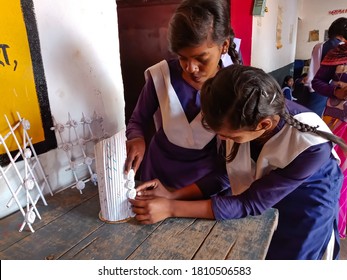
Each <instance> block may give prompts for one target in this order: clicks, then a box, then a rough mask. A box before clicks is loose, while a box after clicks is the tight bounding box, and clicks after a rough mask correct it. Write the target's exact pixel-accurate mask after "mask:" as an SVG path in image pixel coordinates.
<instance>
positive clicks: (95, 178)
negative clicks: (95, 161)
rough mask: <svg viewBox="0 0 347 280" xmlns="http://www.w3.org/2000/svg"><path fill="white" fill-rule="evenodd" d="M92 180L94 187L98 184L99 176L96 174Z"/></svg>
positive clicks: (91, 177)
mask: <svg viewBox="0 0 347 280" xmlns="http://www.w3.org/2000/svg"><path fill="white" fill-rule="evenodd" d="M90 179H91V181H92V182H93V184H94V185H96V184H97V183H98V175H97V174H96V173H93V174H92V176H90Z"/></svg>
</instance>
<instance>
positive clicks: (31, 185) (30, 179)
mask: <svg viewBox="0 0 347 280" xmlns="http://www.w3.org/2000/svg"><path fill="white" fill-rule="evenodd" d="M17 116H18V121H17V122H16V123H15V124H14V125H13V126H12V125H11V124H10V122H9V120H8V118H7V116H6V115H5V119H6V122H7V125H8V132H7V133H6V134H5V135H1V134H0V145H1V146H2V147H3V148H4V150H5V151H6V154H7V156H8V158H9V164H8V165H7V166H5V167H2V166H0V179H1V180H4V181H5V182H6V185H7V187H8V189H9V190H10V192H11V194H12V197H11V199H10V200H9V201H8V203H7V204H6V206H7V207H11V206H12V204H13V203H14V202H16V203H17V205H18V207H19V210H20V212H21V213H22V215H23V217H24V221H23V223H22V225H21V227H20V229H19V231H20V232H21V231H22V230H23V229H24V227H25V226H26V225H27V226H28V227H29V229H30V230H31V231H32V232H34V229H33V227H32V224H33V223H34V221H35V219H36V217H37V218H39V219H41V216H40V213H39V211H38V209H37V207H36V204H37V202H38V201H39V199H40V198H41V200H42V202H43V204H44V205H47V202H46V200H45V197H44V195H43V191H44V189H45V188H46V187H47V188H48V191H49V192H50V194H51V195H53V193H52V189H51V187H50V185H49V182H48V180H47V176H46V175H45V173H44V171H43V168H42V165H41V163H40V161H39V158H38V157H37V154H36V152H35V149H34V147H33V144H32V142H31V138H30V136H29V134H28V130H29V129H30V122H29V121H28V120H26V119H24V118H21V116H20V114H19V113H17ZM17 135H19V136H20V137H21V138H20V139H18V137H17ZM13 142H15V143H16V146H17V148H18V152H12V153H11V152H10V150H9V148H8V143H13ZM22 160H23V161H24V168H21V169H19V168H18V166H17V164H16V163H18V162H19V161H22ZM23 169H24V170H23ZM9 173H11V174H13V173H15V175H14V176H13V175H12V176H11V180H10V179H9V176H8V175H9ZM23 194H24V195H25V197H26V206H24V207H23V206H22V204H21V202H20V197H21V196H22V195H23Z"/></svg>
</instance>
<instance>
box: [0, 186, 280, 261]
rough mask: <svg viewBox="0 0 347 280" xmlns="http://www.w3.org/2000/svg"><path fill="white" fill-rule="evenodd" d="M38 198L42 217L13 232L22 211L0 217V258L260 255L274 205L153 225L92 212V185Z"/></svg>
mask: <svg viewBox="0 0 347 280" xmlns="http://www.w3.org/2000/svg"><path fill="white" fill-rule="evenodd" d="M46 199H47V203H48V205H47V206H44V205H42V204H41V203H40V202H39V203H38V210H39V213H40V215H41V217H42V219H41V220H36V221H35V222H34V223H33V225H32V226H33V228H34V230H35V232H34V233H32V232H30V230H29V229H28V227H26V228H25V229H24V230H23V232H18V230H19V227H20V225H21V224H22V222H23V216H22V214H21V213H20V212H16V213H14V214H12V215H10V216H8V217H6V218H3V219H1V220H0V235H1V240H0V259H2V260H6V259H10V260H20V259H26V260H29V259H33V260H40V259H41V260H42V259H83V260H91V259H99V260H100V259H101V260H133V259H137V260H150V259H153V260H154V259H161V260H190V259H196V260H223V259H238V260H260V259H264V258H265V256H266V252H267V250H268V247H269V244H270V241H271V238H272V235H273V232H274V230H275V229H276V227H277V221H278V211H277V210H275V209H269V210H267V211H266V212H265V213H263V215H260V216H255V217H252V216H249V217H246V218H243V219H234V220H227V221H214V220H206V219H187V218H170V219H166V220H165V221H162V222H159V223H156V224H154V225H141V224H139V223H138V222H137V221H136V220H135V219H130V220H129V221H127V222H124V223H116V224H108V223H104V222H103V221H101V220H100V219H99V218H98V213H99V211H100V204H99V196H98V189H97V187H95V186H93V185H87V187H86V188H85V189H84V190H83V194H80V193H79V191H77V190H76V189H66V190H64V191H62V192H59V193H57V194H55V195H54V196H49V197H46Z"/></svg>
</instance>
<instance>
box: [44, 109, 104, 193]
mask: <svg viewBox="0 0 347 280" xmlns="http://www.w3.org/2000/svg"><path fill="white" fill-rule="evenodd" d="M53 124H54V126H53V127H52V128H51V129H52V130H54V131H55V133H56V135H57V140H58V139H59V140H58V148H59V149H62V150H63V151H64V152H65V154H66V157H67V159H68V161H69V166H68V167H67V168H66V171H71V172H72V175H73V178H74V182H73V183H72V184H71V185H70V186H67V188H68V187H72V188H76V189H78V190H79V192H80V193H81V194H82V190H83V189H84V188H85V186H86V183H87V182H88V181H91V182H92V183H93V184H94V185H97V175H96V172H95V171H94V170H93V169H95V166H94V161H95V156H94V145H95V143H96V142H98V141H99V140H100V139H103V138H107V137H108V135H107V133H106V132H105V130H104V127H103V118H102V117H100V116H98V115H97V114H96V113H95V112H94V114H93V116H92V117H91V118H89V117H86V116H85V115H84V114H83V113H82V117H81V120H79V121H77V120H75V119H73V118H71V115H70V113H68V120H67V121H66V123H59V122H57V121H56V119H55V118H53ZM59 141H60V143H59ZM81 174H82V175H81ZM85 174H88V175H87V176H86V175H85Z"/></svg>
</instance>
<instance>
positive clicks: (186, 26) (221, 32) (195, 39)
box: [168, 0, 241, 64]
mask: <svg viewBox="0 0 347 280" xmlns="http://www.w3.org/2000/svg"><path fill="white" fill-rule="evenodd" d="M168 39H169V49H170V51H171V52H173V53H177V52H179V51H180V50H181V49H183V48H186V47H196V46H199V45H201V44H202V43H203V42H204V41H206V40H210V41H212V42H214V43H216V44H217V45H222V44H223V43H224V42H225V40H226V39H229V40H230V44H229V50H228V54H229V55H230V57H231V59H232V61H233V63H234V64H240V63H241V61H240V57H239V54H238V52H237V51H236V49H235V47H236V45H235V43H234V41H233V40H234V31H233V29H232V28H231V26H230V13H229V8H228V4H227V1H225V0H184V1H182V2H181V4H180V5H179V6H178V7H177V9H176V11H175V13H174V15H173V16H172V18H171V20H170V23H169V30H168Z"/></svg>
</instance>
